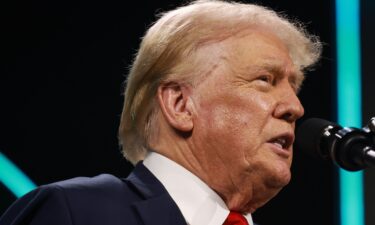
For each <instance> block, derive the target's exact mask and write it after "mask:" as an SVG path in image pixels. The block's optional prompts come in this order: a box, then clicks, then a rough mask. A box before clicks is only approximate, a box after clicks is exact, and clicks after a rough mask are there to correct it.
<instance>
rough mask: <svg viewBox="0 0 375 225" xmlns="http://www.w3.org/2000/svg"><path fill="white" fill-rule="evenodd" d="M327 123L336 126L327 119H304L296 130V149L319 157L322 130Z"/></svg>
mask: <svg viewBox="0 0 375 225" xmlns="http://www.w3.org/2000/svg"><path fill="white" fill-rule="evenodd" d="M329 125H332V126H338V125H337V124H335V123H332V122H330V121H328V120H324V119H319V118H310V119H307V120H305V121H304V122H303V123H302V124H301V125H300V126H299V127H298V128H297V131H296V141H295V147H296V149H297V151H303V152H305V153H307V154H308V155H311V156H313V157H316V158H319V157H320V156H321V153H320V152H319V144H320V139H321V137H322V133H323V130H324V129H325V128H326V127H327V126H329Z"/></svg>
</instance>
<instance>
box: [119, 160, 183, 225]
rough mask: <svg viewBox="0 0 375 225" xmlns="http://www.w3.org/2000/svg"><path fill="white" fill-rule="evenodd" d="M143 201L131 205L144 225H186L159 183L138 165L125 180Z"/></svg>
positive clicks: (144, 168)
mask: <svg viewBox="0 0 375 225" xmlns="http://www.w3.org/2000/svg"><path fill="white" fill-rule="evenodd" d="M126 180H127V181H129V184H131V185H132V186H133V187H134V188H135V189H136V190H137V191H138V192H139V194H140V195H141V196H142V197H143V199H144V200H141V201H138V202H135V203H133V207H134V209H135V210H136V211H137V212H138V213H139V215H140V217H141V219H142V222H143V223H144V224H145V225H154V224H163V225H168V224H171V225H172V224H173V225H186V222H185V219H184V217H183V216H182V214H181V212H180V210H179V208H178V207H177V205H176V203H175V202H174V201H173V199H172V198H171V196H170V195H169V194H168V192H167V190H166V189H165V188H164V186H163V185H162V184H161V183H160V181H159V180H158V179H157V178H156V177H155V176H154V175H153V174H152V173H151V172H150V171H149V170H148V169H147V168H146V167H145V166H144V165H143V163H142V162H140V163H138V164H137V165H136V167H135V169H134V170H133V172H132V173H131V174H130V175H129V176H128V178H127V179H126Z"/></svg>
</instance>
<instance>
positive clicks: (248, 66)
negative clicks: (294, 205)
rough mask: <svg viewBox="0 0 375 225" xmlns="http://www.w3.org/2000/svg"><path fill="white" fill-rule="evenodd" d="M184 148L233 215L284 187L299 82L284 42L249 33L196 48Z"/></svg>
mask: <svg viewBox="0 0 375 225" xmlns="http://www.w3.org/2000/svg"><path fill="white" fill-rule="evenodd" d="M196 57H197V59H198V60H201V65H202V66H203V67H204V68H205V71H206V72H205V74H206V75H204V76H205V77H204V78H202V80H200V82H199V84H198V85H197V86H196V87H195V89H194V91H193V95H192V99H193V102H194V107H195V108H194V109H195V111H194V113H195V117H194V128H193V132H192V138H191V141H190V144H191V145H192V149H194V155H195V158H196V159H197V160H198V162H199V167H200V171H201V174H200V175H199V176H200V177H201V178H202V179H203V180H204V181H205V182H206V183H207V184H208V185H209V186H210V187H211V188H213V189H214V190H215V191H216V192H217V193H218V194H219V195H221V197H222V198H223V199H224V200H225V201H226V203H227V205H228V206H229V208H230V209H232V210H238V211H243V212H252V211H254V210H255V209H256V208H258V207H260V206H261V205H263V204H264V203H266V202H267V201H268V200H269V199H271V198H272V197H273V196H274V195H276V194H277V193H278V192H279V191H280V190H281V188H282V187H284V186H285V185H286V184H288V182H289V180H290V178H291V174H290V166H291V163H292V155H293V152H292V143H293V141H294V128H295V121H296V119H298V118H299V117H301V116H302V115H303V107H302V105H301V103H300V101H299V100H298V98H297V96H296V92H297V89H298V86H299V83H300V82H301V80H302V79H303V77H302V74H301V73H300V71H298V70H296V68H295V67H294V65H293V62H292V61H291V59H290V56H289V54H288V51H287V49H286V47H285V46H284V44H283V43H282V42H280V40H279V39H278V38H276V37H275V36H273V35H272V34H270V33H268V32H265V31H262V30H260V29H251V30H249V31H248V32H244V33H241V34H238V35H236V36H234V37H230V38H227V39H225V40H223V41H218V42H216V43H209V44H206V45H205V46H203V47H201V48H200V49H199V50H198V53H197V56H196Z"/></svg>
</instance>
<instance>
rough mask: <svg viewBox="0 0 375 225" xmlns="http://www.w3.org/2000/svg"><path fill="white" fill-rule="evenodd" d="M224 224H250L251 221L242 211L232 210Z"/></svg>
mask: <svg viewBox="0 0 375 225" xmlns="http://www.w3.org/2000/svg"><path fill="white" fill-rule="evenodd" d="M223 225H249V223H248V222H247V220H246V218H245V217H244V216H243V215H242V214H241V213H238V212H234V211H231V212H230V213H229V216H228V217H227V219H226V220H225V221H224V223H223Z"/></svg>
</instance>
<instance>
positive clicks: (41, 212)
mask: <svg viewBox="0 0 375 225" xmlns="http://www.w3.org/2000/svg"><path fill="white" fill-rule="evenodd" d="M21 224H28V225H73V224H74V225H120V224H121V225H133V224H134V225H135V224H144V225H168V224H171V225H182V224H186V222H185V220H184V218H183V216H182V214H181V212H180V210H179V209H178V207H177V205H176V204H175V202H174V201H173V200H172V198H171V197H170V195H169V194H168V193H167V191H166V190H165V188H164V187H163V185H162V184H161V183H160V182H159V181H158V180H157V179H156V177H154V176H153V175H152V174H151V172H150V171H149V170H148V169H147V168H146V167H145V166H144V165H143V164H142V163H138V165H137V166H136V168H135V169H134V171H133V172H132V173H131V174H130V175H129V176H128V177H127V178H126V179H119V178H116V177H114V176H112V175H108V174H102V175H99V176H97V177H94V178H85V177H80V178H74V179H70V180H66V181H61V182H57V183H53V184H49V185H44V186H41V187H39V188H37V189H36V190H34V191H32V192H30V193H28V194H27V195H25V196H23V197H22V198H20V199H18V200H17V201H16V202H15V203H14V204H13V205H12V206H11V207H10V208H9V209H8V210H7V211H6V212H5V214H4V215H3V216H2V218H0V225H21Z"/></svg>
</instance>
